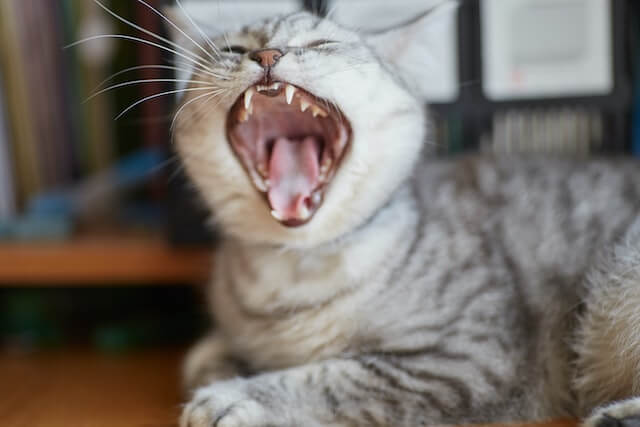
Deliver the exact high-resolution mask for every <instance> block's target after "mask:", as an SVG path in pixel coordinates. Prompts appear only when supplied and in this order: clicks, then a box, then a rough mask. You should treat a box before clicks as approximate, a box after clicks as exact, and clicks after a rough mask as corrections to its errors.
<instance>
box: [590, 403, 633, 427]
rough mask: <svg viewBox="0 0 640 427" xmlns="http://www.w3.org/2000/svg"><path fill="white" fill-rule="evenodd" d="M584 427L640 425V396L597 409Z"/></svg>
mask: <svg viewBox="0 0 640 427" xmlns="http://www.w3.org/2000/svg"><path fill="white" fill-rule="evenodd" d="M582 425H583V427H640V397H633V398H631V399H627V400H622V401H619V402H614V403H610V404H609V405H604V406H602V407H600V408H598V409H596V410H595V411H594V412H593V414H592V415H591V416H590V417H589V418H587V419H586V420H585V422H584V423H583V424H582Z"/></svg>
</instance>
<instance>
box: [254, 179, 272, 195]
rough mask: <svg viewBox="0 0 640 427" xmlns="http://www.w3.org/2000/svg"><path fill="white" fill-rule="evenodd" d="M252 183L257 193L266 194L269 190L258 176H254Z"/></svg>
mask: <svg viewBox="0 0 640 427" xmlns="http://www.w3.org/2000/svg"><path fill="white" fill-rule="evenodd" d="M253 182H254V183H255V184H256V187H257V188H258V190H259V191H262V192H263V193H266V192H267V191H268V190H269V187H267V184H266V183H265V182H264V181H263V180H262V178H260V177H259V176H254V178H253Z"/></svg>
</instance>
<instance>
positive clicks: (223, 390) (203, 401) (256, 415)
mask: <svg viewBox="0 0 640 427" xmlns="http://www.w3.org/2000/svg"><path fill="white" fill-rule="evenodd" d="M246 384H247V381H246V380H243V379H237V380H231V381H225V382H221V383H216V384H213V385H210V386H207V387H202V388H200V389H198V390H197V391H196V393H195V394H194V396H193V398H192V399H191V401H190V402H189V403H188V404H187V406H186V407H185V408H184V410H183V411H182V416H181V417H180V427H258V426H265V425H268V424H272V423H273V420H271V419H270V418H271V417H270V416H269V413H270V412H272V411H269V410H267V408H265V407H264V406H263V405H262V404H261V403H259V402H258V401H256V400H255V399H253V398H251V397H250V396H249V395H248V394H247V393H246V392H245V389H246Z"/></svg>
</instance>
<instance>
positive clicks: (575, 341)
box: [167, 1, 640, 427]
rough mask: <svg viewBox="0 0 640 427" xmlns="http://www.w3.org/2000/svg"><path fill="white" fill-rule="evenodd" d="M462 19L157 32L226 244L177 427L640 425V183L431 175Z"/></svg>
mask: <svg viewBox="0 0 640 427" xmlns="http://www.w3.org/2000/svg"><path fill="white" fill-rule="evenodd" d="M456 7H457V4H456V2H452V1H446V2H443V3H442V4H439V5H437V6H436V7H434V8H432V9H430V10H429V11H427V12H425V13H424V14H422V15H420V16H417V17H416V18H415V19H413V20H412V21H410V22H408V23H406V24H404V25H402V26H398V27H395V28H391V29H389V30H387V31H381V32H377V33H369V34H367V33H363V32H357V31H353V30H350V29H347V28H344V27H342V26H340V25H338V24H336V23H334V22H332V21H331V20H330V19H325V18H320V17H318V16H315V15H312V14H310V13H307V12H297V13H292V14H287V15H280V16H276V17H273V18H269V19H266V20H263V21H260V22H258V23H255V24H252V25H249V26H246V27H244V28H242V29H241V30H239V31H238V32H236V33H229V34H225V35H224V36H216V35H215V34H209V33H208V32H207V31H205V30H203V29H202V28H200V27H199V26H198V25H197V24H196V22H195V21H196V20H195V19H192V18H190V17H188V16H187V15H185V13H184V11H183V10H182V9H181V7H180V8H174V9H171V10H169V11H168V12H167V16H168V17H169V18H170V21H171V23H174V24H175V25H171V28H169V29H170V30H172V32H173V41H174V43H175V44H176V45H177V46H180V47H182V49H181V52H182V59H183V61H186V62H185V64H191V65H190V68H189V69H186V70H185V69H184V67H186V66H187V65H182V68H183V70H182V71H183V72H187V74H185V76H188V78H185V80H188V81H186V83H187V84H186V85H185V86H184V87H182V89H181V99H180V103H179V105H178V108H177V110H176V116H175V122H174V128H173V129H174V141H175V145H176V149H177V151H178V153H179V155H180V157H181V159H182V162H183V164H184V165H185V167H186V170H187V171H188V173H189V175H190V176H191V178H192V180H193V182H194V183H195V185H196V187H197V188H198V189H199V192H200V195H201V196H202V198H203V200H204V201H205V202H206V203H207V205H208V206H209V207H210V208H211V210H212V212H213V216H214V219H215V221H216V222H217V223H218V224H219V225H220V227H221V229H222V233H223V235H224V237H223V239H222V242H221V243H220V246H219V249H218V250H217V251H216V263H215V269H214V272H213V278H212V282H211V285H210V289H209V291H210V292H209V297H210V299H209V300H210V306H211V310H212V313H213V316H214V318H215V322H216V329H215V330H214V331H212V332H211V333H210V335H208V336H206V337H205V338H203V339H202V340H201V341H200V342H199V343H198V344H197V345H196V346H195V347H194V348H193V349H192V350H191V352H190V353H189V354H188V356H187V358H186V361H185V365H184V376H185V383H186V385H187V388H188V389H189V390H190V391H191V392H192V394H191V398H190V400H189V401H188V403H187V404H186V405H185V407H184V410H183V413H182V416H181V420H180V423H181V426H183V427H187V426H190V427H203V426H218V427H230V426H234V427H235V426H243V427H253V426H310V427H313V426H407V427H408V426H419V425H431V424H448V423H457V424H460V423H484V422H506V421H518V420H541V419H548V418H557V417H582V419H583V423H584V425H585V426H598V427H605V426H610V425H611V426H613V425H621V426H637V425H639V423H640V397H639V396H640V168H639V167H638V166H640V165H639V164H638V162H636V161H633V160H631V159H624V158H617V159H593V160H588V161H586V160H583V161H577V160H570V159H561V158H554V159H549V158H541V157H535V156H531V157H528V158H519V157H498V156H490V155H482V154H468V155H463V156H459V157H457V158H453V159H441V158H437V157H436V156H435V155H434V154H433V153H432V152H431V150H430V148H431V145H430V144H429V142H428V141H429V140H430V129H429V126H428V116H427V114H426V111H425V107H424V105H425V103H426V102H428V101H429V100H428V99H427V96H426V95H425V90H424V88H423V87H422V86H423V85H422V84H421V82H424V81H425V79H428V78H429V73H430V71H429V70H430V69H431V70H434V69H436V68H437V66H438V58H437V55H433V49H434V48H435V47H436V46H437V45H438V43H439V42H440V41H441V40H442V35H443V34H444V33H443V32H444V31H446V30H447V27H448V25H450V23H451V22H452V16H454V13H455V10H456ZM212 8H215V6H212ZM196 18H197V21H198V22H203V21H204V22H206V20H207V16H204V15H203V16H198V17H196ZM425 58H426V61H427V63H426V64H425V62H424V61H425Z"/></svg>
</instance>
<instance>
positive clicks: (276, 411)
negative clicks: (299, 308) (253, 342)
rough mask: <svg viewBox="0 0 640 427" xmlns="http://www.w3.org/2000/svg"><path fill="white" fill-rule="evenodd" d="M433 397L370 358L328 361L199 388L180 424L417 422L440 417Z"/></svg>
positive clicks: (247, 426)
mask: <svg viewBox="0 0 640 427" xmlns="http://www.w3.org/2000/svg"><path fill="white" fill-rule="evenodd" d="M445 394H446V392H445ZM438 400H439V396H436V394H435V393H432V392H426V391H425V389H424V388H423V387H419V386H416V384H411V382H410V381H406V379H404V378H402V376H401V375H399V374H398V373H397V372H394V371H393V370H392V369H390V367H389V366H388V365H385V364H384V363H378V361H375V360H374V359H367V358H353V359H333V360H327V361H324V362H318V363H314V364H309V365H303V366H300V367H296V368H291V369H287V370H283V371H276V372H271V373H266V374H262V375H258V376H256V377H253V378H238V379H234V380H229V381H223V382H219V383H214V384H211V385H209V386H206V387H202V388H200V389H198V390H197V391H196V392H195V394H194V396H193V399H192V400H191V402H189V404H188V405H187V406H186V407H185V409H184V411H183V414H182V417H181V424H180V425H181V427H205V426H206V427H212V426H216V427H257V426H261V427H266V426H278V427H283V426H286V427H293V426H305V427H316V426H317V427H319V426H354V427H356V426H388V425H393V426H398V427H401V426H416V425H425V424H426V423H429V422H435V421H437V420H439V419H441V418H442V411H443V408H442V407H438V405H437V404H434V403H439V402H437V401H438Z"/></svg>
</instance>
